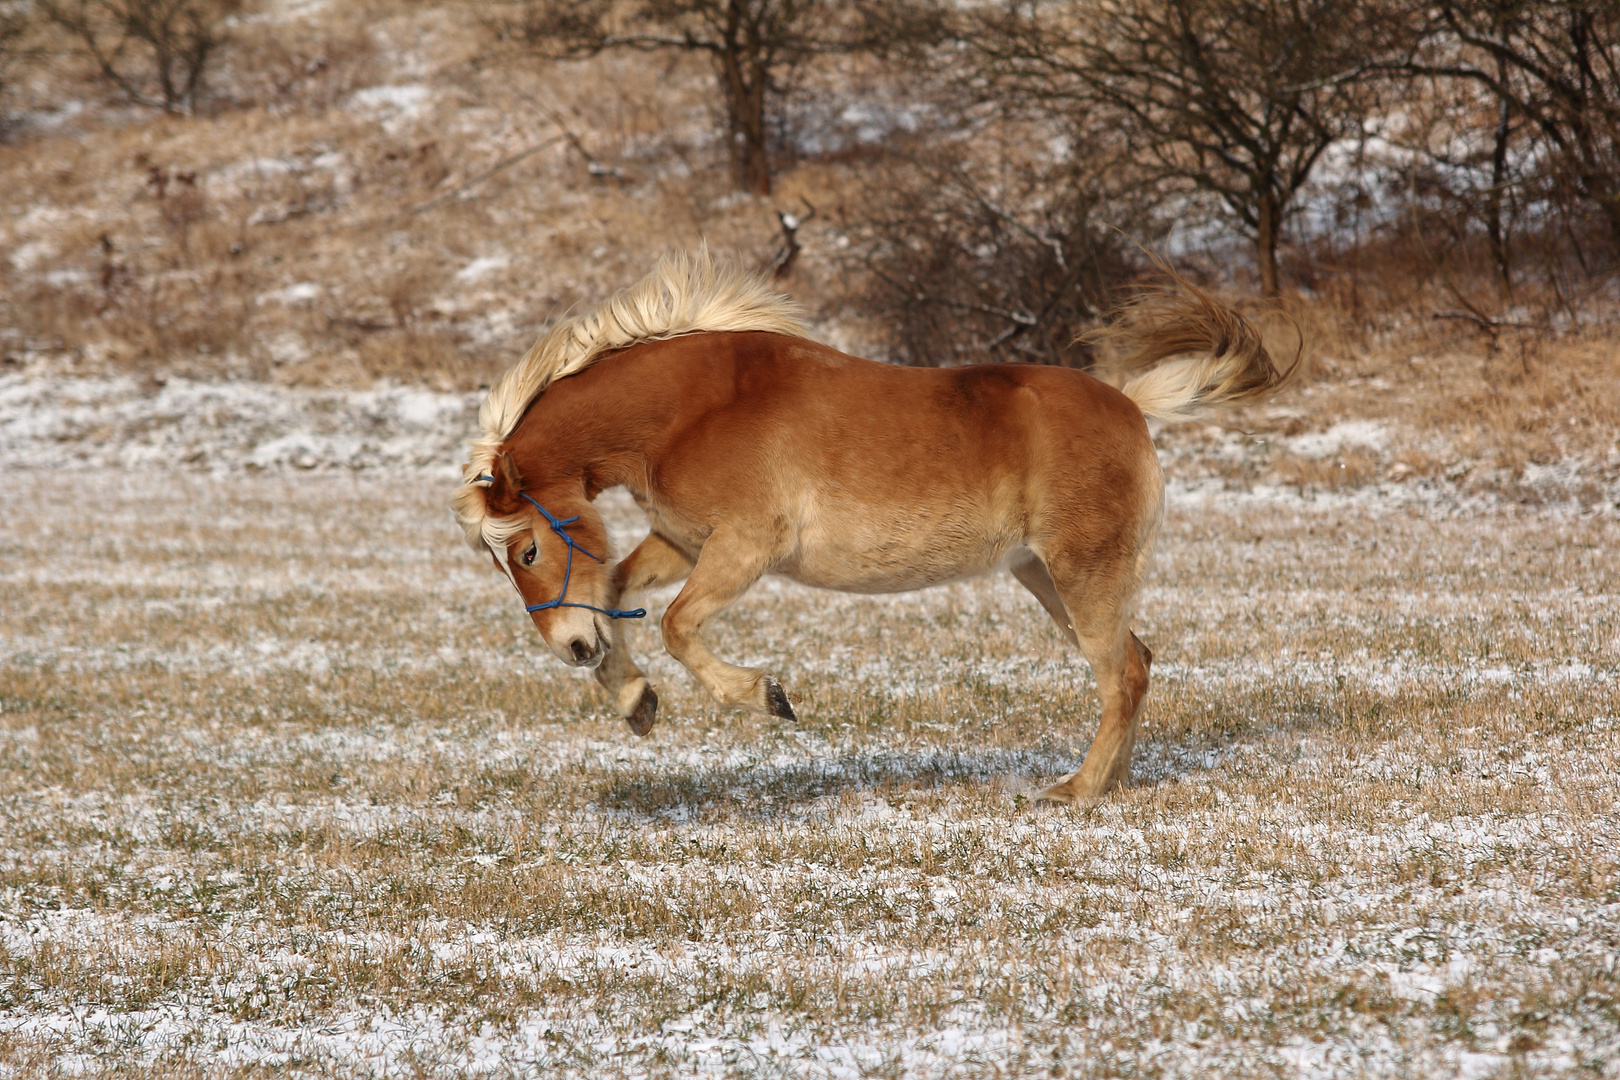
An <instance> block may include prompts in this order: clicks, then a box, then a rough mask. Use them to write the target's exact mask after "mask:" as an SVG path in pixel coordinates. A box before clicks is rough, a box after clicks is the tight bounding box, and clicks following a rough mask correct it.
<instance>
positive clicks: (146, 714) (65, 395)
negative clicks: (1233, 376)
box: [0, 0, 1620, 1080]
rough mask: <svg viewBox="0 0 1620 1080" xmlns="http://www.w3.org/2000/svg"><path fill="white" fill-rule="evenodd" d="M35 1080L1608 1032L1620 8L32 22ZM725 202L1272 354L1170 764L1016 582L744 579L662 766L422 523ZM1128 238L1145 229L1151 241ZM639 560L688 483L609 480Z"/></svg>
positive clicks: (870, 250) (635, 631)
mask: <svg viewBox="0 0 1620 1080" xmlns="http://www.w3.org/2000/svg"><path fill="white" fill-rule="evenodd" d="M0 208H3V212H0V582H3V584H0V1075H3V1076H7V1077H10V1076H17V1077H36V1076H38V1077H60V1076H110V1075H115V1074H116V1075H119V1076H153V1077H157V1076H162V1077H169V1076H179V1077H208V1078H213V1077H256V1076H268V1075H271V1074H274V1075H278V1076H280V1075H294V1076H342V1077H452V1076H454V1077H460V1076H490V1077H506V1076H524V1077H528V1076H534V1077H548V1078H549V1077H580V1078H591V1080H595V1078H614V1077H677V1076H688V1075H695V1076H713V1077H773V1078H775V1077H780V1078H794V1077H804V1078H821V1077H829V1078H832V1077H836V1078H857V1077H874V1078H876V1077H892V1078H910V1077H919V1078H925V1077H926V1078H933V1077H939V1078H959V1077H961V1078H966V1077H1117V1076H1144V1077H1194V1078H1202V1077H1210V1076H1241V1077H1247V1076H1264V1077H1274V1076H1288V1077H1295V1076H1299V1077H1317V1076H1323V1077H1360V1076H1375V1077H1455V1076H1466V1077H1480V1078H1496V1077H1501V1078H1508V1077H1532V1076H1533V1077H1541V1076H1571V1077H1611V1078H1614V1077H1620V970H1617V962H1620V779H1617V777H1620V558H1617V556H1616V551H1617V549H1620V441H1617V435H1616V432H1617V431H1620V289H1617V271H1620V13H1617V11H1616V10H1615V8H1614V6H1613V5H1612V4H1608V3H1588V2H1585V0H1526V2H1523V3H1511V4H1508V3H1495V2H1486V0H1438V2H1433V3H1419V2H1416V0H1410V2H1409V0H1375V2H1373V3H1356V4H1350V3H1342V2H1339V0H1309V2H1300V3H1282V2H1278V0H1121V2H1119V3H1115V4H1108V5H1104V4H1091V3H1058V2H1041V3H1034V4H1030V3H1018V4H1012V3H1001V2H987V3H950V4H947V3H933V2H930V0H916V2H909V0H906V2H901V0H893V2H890V0H871V2H859V3H847V4H846V3H830V2H821V0H613V2H608V0H535V2H528V3H495V2H487V3H486V2H472V0H463V2H442V3H441V2H431V0H422V2H416V0H355V2H353V3H350V2H346V0H162V2H158V0H15V2H7V3H0ZM704 242H706V243H707V244H708V245H709V247H710V248H711V250H713V251H715V252H717V253H718V254H721V255H723V256H725V257H727V258H729V259H731V260H733V261H734V262H736V263H738V264H741V265H744V266H747V267H750V268H753V269H758V270H760V271H762V272H764V273H766V274H769V275H771V276H772V277H773V278H774V280H775V281H776V282H777V283H778V285H779V287H780V288H781V290H782V291H784V292H786V293H789V294H791V295H792V296H793V297H795V298H796V299H797V300H798V301H799V302H800V303H802V304H803V305H804V306H805V308H806V310H807V312H808V315H809V319H810V323H811V329H812V332H813V333H814V335H815V336H816V337H817V338H819V339H820V340H822V341H825V342H828V343H830V344H832V345H835V346H836V347H838V348H840V349H844V350H847V351H850V352H853V353H857V354H860V355H865V356H870V357H873V358H877V359H883V360H890V361H893V362H895V363H904V364H914V365H958V364H968V363H984V362H992V361H996V362H1001V361H1014V362H1033V363H1045V364H1060V365H1065V366H1070V367H1081V368H1095V369H1096V370H1098V371H1099V372H1102V373H1105V374H1106V362H1107V360H1108V357H1107V356H1106V355H1105V352H1106V350H1102V349H1099V348H1097V347H1095V346H1093V345H1091V344H1088V343H1087V340H1086V339H1084V338H1081V337H1080V335H1082V334H1084V333H1085V332H1086V331H1088V330H1092V329H1094V328H1096V327H1098V326H1101V325H1104V324H1106V323H1107V322H1108V320H1109V319H1110V318H1111V315H1110V313H1111V312H1112V311H1113V310H1114V308H1115V306H1116V305H1117V304H1119V303H1120V302H1121V301H1123V300H1126V299H1128V298H1129V297H1130V296H1132V295H1133V294H1134V292H1135V291H1137V290H1140V289H1141V288H1143V287H1145V286H1151V285H1152V284H1153V283H1154V282H1155V281H1156V280H1158V278H1157V276H1156V275H1157V271H1156V270H1155V268H1154V265H1153V263H1152V261H1151V259H1150V258H1149V257H1148V255H1147V252H1148V251H1152V252H1156V253H1162V255H1163V256H1164V257H1165V258H1167V259H1168V260H1169V261H1170V262H1171V263H1172V264H1173V265H1174V266H1175V267H1176V268H1177V269H1178V270H1179V271H1180V272H1181V273H1182V274H1184V275H1185V276H1187V277H1188V278H1189V279H1190V280H1193V281H1195V282H1197V283H1199V284H1200V285H1201V286H1203V287H1205V288H1207V289H1209V290H1211V291H1212V292H1213V293H1215V294H1216V295H1218V296H1219V297H1221V298H1222V299H1223V300H1224V301H1226V302H1228V303H1231V304H1233V305H1235V306H1237V307H1238V308H1240V309H1241V310H1243V311H1244V312H1245V313H1246V314H1248V315H1249V316H1250V317H1251V318H1252V319H1254V320H1255V321H1256V323H1257V324H1258V325H1260V326H1261V327H1262V329H1263V331H1264V332H1265V335H1266V338H1267V341H1268V343H1269V345H1270V346H1271V348H1272V349H1273V351H1274V352H1276V353H1277V354H1278V355H1280V356H1292V355H1294V354H1295V353H1296V352H1297V353H1300V354H1301V355H1302V356H1303V358H1304V359H1303V367H1302V369H1301V374H1300V376H1299V377H1298V378H1297V379H1296V380H1295V381H1294V382H1293V383H1292V384H1291V385H1290V386H1288V387H1287V388H1285V389H1284V390H1283V391H1282V392H1281V393H1279V394H1278V395H1276V396H1275V397H1273V398H1270V399H1269V400H1265V401H1261V402H1256V403H1251V404H1245V405H1242V406H1239V407H1233V408H1229V409H1224V410H1221V411H1219V412H1216V413H1213V414H1211V415H1209V416H1207V417H1204V418H1201V419H1199V420H1196V421H1193V422H1190V423H1182V424H1165V425H1157V424H1156V425H1155V426H1154V438H1155V442H1156V443H1157V446H1158V450H1159V457H1160V460H1161V462H1162V464H1163V468H1164V472H1165V476H1166V481H1167V497H1166V510H1165V521H1164V528H1163V532H1162V534H1161V537H1160V541H1159V545H1158V550H1157V554H1156V556H1155V562H1154V565H1153V569H1152V571H1151V573H1150V575H1149V577H1148V579H1147V585H1146V588H1145V591H1144V593H1143V595H1142V598H1141V601H1140V603H1139V605H1138V613H1137V616H1136V618H1135V620H1134V623H1133V626H1134V628H1135V631H1136V633H1137V634H1138V635H1139V636H1140V637H1141V639H1142V640H1143V641H1144V642H1146V643H1147V645H1148V646H1150V647H1151V648H1152V650H1153V652H1154V655H1155V661H1154V664H1153V671H1152V674H1153V682H1152V685H1151V689H1150V691H1149V696H1148V698H1147V704H1146V711H1145V713H1144V717H1145V720H1144V727H1143V728H1142V731H1141V734H1140V737H1139V740H1138V743H1137V747H1136V753H1135V757H1134V759H1133V765H1132V768H1131V773H1130V782H1129V784H1128V785H1127V786H1126V787H1124V788H1123V789H1121V790H1119V791H1116V792H1115V793H1113V794H1111V795H1109V796H1107V797H1106V798H1104V799H1102V800H1100V801H1098V802H1096V803H1095V804H1092V805H1087V806H1083V807H1078V808H1063V807H1053V806H1050V805H1046V804H1041V803H1038V802H1036V801H1034V800H1033V798H1032V796H1033V794H1034V793H1035V792H1037V791H1039V790H1040V789H1041V788H1042V787H1043V786H1044V785H1046V784H1049V783H1051V782H1053V780H1055V779H1056V778H1058V777H1060V776H1062V775H1064V774H1066V773H1069V772H1071V771H1073V770H1074V769H1076V768H1077V767H1078V766H1079V764H1080V761H1081V759H1082V757H1083V755H1084V753H1085V750H1086V747H1087V745H1088V743H1089V741H1090V738H1091V735H1092V732H1093V731H1094V730H1095V729H1096V727H1097V723H1098V715H1099V708H1098V704H1097V698H1096V696H1095V694H1094V684H1093V679H1092V675H1091V673H1090V671H1089V669H1088V667H1087V665H1086V663H1085V662H1084V660H1083V659H1082V658H1081V657H1080V656H1079V655H1078V654H1077V653H1076V651H1075V650H1074V648H1073V647H1072V646H1071V645H1070V644H1069V643H1068V642H1067V641H1066V640H1065V639H1064V638H1063V637H1062V636H1060V634H1059V632H1058V631H1057V629H1056V628H1055V626H1054V625H1053V623H1052V622H1051V620H1050V619H1048V618H1047V616H1046V614H1045V613H1044V612H1043V611H1042V610H1041V608H1040V607H1039V605H1038V604H1037V603H1035V601H1034V600H1033V598H1032V597H1031V596H1030V595H1029V594H1028V593H1027V592H1026V591H1025V590H1024V589H1023V588H1022V587H1020V586H1019V585H1018V583H1017V582H1016V581H1014V580H1013V579H1012V578H1011V577H1010V576H1008V575H1005V574H1002V575H999V576H993V577H986V578H980V579H975V580H969V581H964V582H959V583H956V584H952V585H948V586H944V587H940V588H936V589H932V590H928V591H925V592H919V593H906V594H899V595H893V596H864V595H851V594H842V593H833V592H820V591H815V590H812V589H809V588H805V587H802V586H799V585H796V584H793V583H792V582H788V581H785V580H781V579H773V578H767V579H765V580H764V581H762V582H760V583H759V585H757V586H756V587H755V588H754V589H753V590H752V591H751V592H749V593H748V594H747V596H745V597H744V598H743V600H741V601H740V602H739V603H737V604H736V605H735V606H733V607H732V608H730V609H729V610H728V611H726V612H725V613H724V614H722V615H720V616H719V617H718V618H717V619H716V620H715V622H714V623H713V624H712V629H711V630H710V637H711V639H712V640H713V642H714V643H715V646H716V649H717V651H718V652H720V653H721V654H722V655H724V656H726V657H727V658H729V659H732V660H734V661H735V662H737V663H742V664H748V665H756V666H767V667H769V668H770V669H771V670H772V671H773V672H775V673H776V674H778V675H780V676H781V678H782V682H783V685H784V686H785V687H787V688H788V691H789V692H790V694H791V695H792V698H793V701H794V705H795V708H796V709H797V712H798V715H799V721H798V723H796V724H794V723H788V722H785V721H782V720H777V719H770V718H766V717H762V716H757V715H753V714H748V713H743V712H739V711H733V710H728V709H723V708H720V707H718V706H717V705H715V703H714V702H713V701H712V700H711V699H710V698H709V696H708V695H707V694H705V693H704V692H703V690H702V688H701V687H700V686H699V685H698V684H697V683H696V681H695V680H694V679H693V678H692V677H691V675H689V674H688V673H687V671H686V670H685V669H684V668H683V667H681V665H679V664H678V663H676V662H675V661H674V660H673V659H671V658H670V657H668V656H667V655H666V654H665V653H664V652H663V650H662V648H661V646H660V642H659V636H658V627H657V620H658V617H659V616H660V614H661V613H662V611H663V609H665V608H666V607H667V606H668V605H669V603H670V602H671V601H672V600H673V599H674V597H675V595H676V593H677V592H678V586H677V587H667V588H663V589H661V590H658V591H656V592H654V593H653V594H651V596H650V597H649V598H648V599H647V600H646V602H645V605H646V607H647V608H648V609H649V611H650V618H649V619H648V620H647V623H646V624H645V625H637V626H635V627H633V628H632V629H631V630H630V631H629V632H630V635H631V638H630V640H631V643H632V644H633V646H634V647H635V649H636V651H637V654H638V657H639V658H640V660H641V662H642V664H643V666H645V667H646V669H647V672H648V675H649V676H650V677H651V678H652V680H653V681H654V682H655V683H656V685H657V687H658V692H659V694H660V697H661V708H660V714H659V719H658V723H657V726H656V727H655V728H654V729H653V731H652V733H651V735H650V736H648V737H647V738H645V739H639V738H637V737H636V736H635V735H633V734H632V733H631V732H630V730H629V729H628V728H627V726H626V724H625V723H624V721H623V720H621V719H620V718H619V716H618V715H616V714H615V713H614V711H613V708H612V703H611V702H610V701H609V699H608V698H607V696H606V695H605V694H604V692H603V691H602V690H601V689H600V688H599V687H598V685H597V683H596V682H595V681H594V680H593V679H592V678H591V674H590V672H589V671H585V670H580V669H571V668H568V667H565V666H564V665H563V664H561V663H560V662H559V661H558V660H557V659H556V658H555V657H553V656H552V655H551V653H550V651H549V650H547V649H546V648H545V646H544V644H543V642H541V641H540V639H539V637H538V635H537V634H536V631H535V628H534V626H533V625H531V623H530V621H529V620H528V618H527V617H525V616H524V614H523V612H522V609H521V605H520V604H519V603H518V602H517V598H516V597H515V596H514V594H513V593H512V587H511V585H510V584H508V583H507V582H506V580H505V579H503V578H502V577H501V576H500V575H499V574H498V573H496V572H495V570H494V568H493V567H492V566H491V565H490V563H489V560H488V559H487V558H480V557H478V556H475V555H474V553H473V552H472V551H470V550H469V549H468V548H467V547H466V545H465V544H464V543H463V542H462V539H461V536H460V533H459V530H458V529H457V528H456V527H455V525H454V523H453V522H452V520H451V518H450V514H449V510H448V506H447V499H448V496H449V494H450V491H451V490H452V489H453V487H454V486H455V485H456V484H457V483H458V482H459V481H460V479H461V471H460V466H461V463H462V462H463V461H465V460H466V457H467V450H466V447H467V441H468V440H469V439H470V438H472V437H473V436H474V435H475V434H476V433H477V421H476V416H477V411H478V406H479V403H480V402H481V401H482V400H483V396H484V393H485V392H486V391H487V389H488V387H489V386H490V385H491V383H492V381H493V380H494V379H495V378H497V377H498V376H499V374H500V373H501V372H502V371H503V370H504V369H505V368H506V367H507V365H509V364H511V363H512V362H513V361H515V360H516V359H517V358H518V357H519V356H520V355H521V354H522V353H523V351H524V350H525V349H526V348H527V347H528V345H529V344H530V342H532V341H533V339H534V337H535V335H536V334H537V333H538V332H540V331H541V330H542V329H544V328H545V327H547V326H549V325H552V324H553V323H554V322H555V320H556V319H557V318H558V317H559V316H560V315H561V314H562V313H563V312H564V311H565V310H567V309H568V308H569V307H570V306H571V305H576V304H591V303H594V302H596V301H597V300H600V299H602V298H604V297H605V296H607V295H609V294H610V293H611V292H612V291H613V290H614V289H617V288H619V287H621V286H624V285H627V284H629V283H631V282H632V281H634V280H635V279H637V278H639V277H640V276H641V275H642V274H643V273H645V272H646V271H647V270H648V269H650V267H651V266H652V264H653V261H654V260H655V259H656V257H657V256H658V254H659V253H661V252H664V251H670V250H679V249H686V248H692V247H695V246H697V245H698V244H699V243H704ZM1139 245H1140V246H1139ZM599 507H600V509H601V510H602V512H603V514H604V515H605V517H606V519H607V523H608V525H609V527H610V531H611V534H612V539H613V549H614V552H615V553H616V554H619V555H623V554H624V553H626V552H628V551H629V550H630V549H631V548H632V547H633V546H634V545H635V544H636V543H637V541H638V540H639V539H640V538H641V537H642V536H643V535H644V534H645V532H646V529H647V524H646V521H645V519H644V518H643V515H642V514H641V512H640V511H639V510H638V509H637V507H636V505H635V503H634V502H633V501H632V500H631V499H630V498H629V496H628V495H626V494H625V493H624V492H623V491H620V490H614V491H609V492H607V493H605V494H603V495H602V497H601V498H600V500H599Z"/></svg>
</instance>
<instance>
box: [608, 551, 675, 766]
mask: <svg viewBox="0 0 1620 1080" xmlns="http://www.w3.org/2000/svg"><path fill="white" fill-rule="evenodd" d="M691 571H692V560H691V559H689V558H687V557H686V554H685V552H683V551H681V550H680V549H679V548H677V547H675V545H673V544H671V543H670V542H669V541H668V540H665V539H664V538H663V537H662V536H659V535H658V534H657V533H650V534H648V536H647V538H646V539H645V540H643V541H642V542H641V543H639V544H637V545H636V549H635V550H634V551H632V552H631V553H630V554H628V555H626V556H625V557H624V558H623V559H622V560H621V561H620V562H619V563H618V564H617V565H616V566H614V568H613V576H612V595H611V596H610V597H609V599H608V606H609V607H622V606H624V602H625V600H626V599H627V598H628V597H630V596H633V595H634V594H636V593H641V592H646V591H647V590H648V589H656V588H658V587H660V586H662V585H670V584H673V583H674V582H677V581H679V580H681V579H682V578H684V577H685V576H686V575H687V574H689V573H691ZM596 681H597V682H599V683H601V684H602V686H603V687H604V688H605V689H606V690H607V692H608V693H609V694H610V695H612V697H613V707H614V708H615V709H617V710H618V713H619V715H620V716H622V717H624V719H625V721H626V722H627V723H628V724H629V725H630V730H631V731H634V732H635V733H636V734H637V735H646V734H647V733H648V732H649V731H651V730H652V726H653V721H654V720H655V719H657V717H658V694H657V693H656V692H655V691H654V690H653V688H652V685H651V684H650V683H648V682H647V676H646V675H645V674H644V673H643V672H642V670H641V668H639V667H637V666H636V661H635V657H633V656H631V655H630V645H629V642H628V641H627V640H626V634H625V632H624V622H623V621H622V620H619V619H614V620H613V647H612V648H611V649H609V650H608V654H607V656H605V657H603V659H602V662H601V663H600V664H599V665H597V668H596Z"/></svg>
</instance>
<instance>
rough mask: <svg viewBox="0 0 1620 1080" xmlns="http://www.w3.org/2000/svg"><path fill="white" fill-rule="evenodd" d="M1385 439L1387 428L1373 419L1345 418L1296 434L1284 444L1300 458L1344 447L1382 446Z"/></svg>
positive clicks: (1339, 449) (1336, 451) (1376, 447)
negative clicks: (1322, 429) (1317, 428)
mask: <svg viewBox="0 0 1620 1080" xmlns="http://www.w3.org/2000/svg"><path fill="white" fill-rule="evenodd" d="M1388 442H1389V431H1388V429H1386V428H1385V427H1384V425H1383V424H1380V423H1378V422H1377V421H1376V420H1345V421H1341V422H1340V423H1337V424H1334V425H1333V426H1332V427H1330V428H1328V429H1327V430H1326V431H1320V432H1311V433H1308V434H1305V435H1296V436H1294V437H1293V438H1292V439H1289V440H1288V443H1287V445H1288V448H1289V449H1290V450H1292V451H1293V452H1294V453H1296V454H1298V455H1299V456H1300V457H1302V458H1310V459H1313V460H1316V459H1320V458H1325V457H1327V456H1329V455H1330V454H1336V453H1338V452H1339V451H1341V450H1345V449H1363V450H1374V451H1378V450H1382V449H1384V447H1385V445H1387V443H1388Z"/></svg>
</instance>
